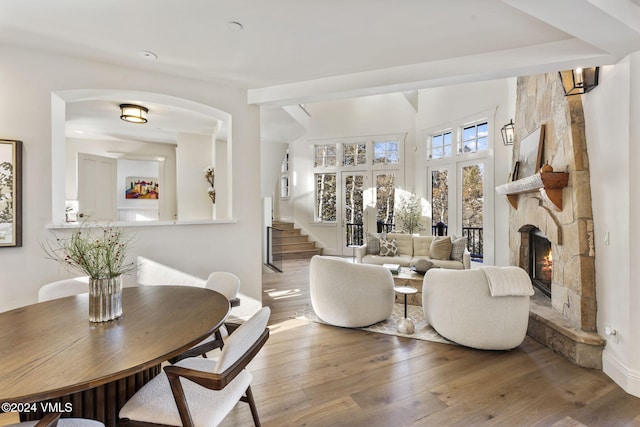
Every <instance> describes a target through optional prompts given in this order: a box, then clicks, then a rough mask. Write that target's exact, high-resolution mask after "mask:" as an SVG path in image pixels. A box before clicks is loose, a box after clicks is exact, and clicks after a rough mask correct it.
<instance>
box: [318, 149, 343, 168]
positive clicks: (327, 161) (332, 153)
mask: <svg viewBox="0 0 640 427" xmlns="http://www.w3.org/2000/svg"><path fill="white" fill-rule="evenodd" d="M337 164H338V163H337V155H336V145H335V144H332V145H316V146H315V162H314V166H315V167H328V166H337Z"/></svg>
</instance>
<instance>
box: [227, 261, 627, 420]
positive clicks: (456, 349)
mask: <svg viewBox="0 0 640 427" xmlns="http://www.w3.org/2000/svg"><path fill="white" fill-rule="evenodd" d="M308 265H309V263H308V261H307V260H293V261H285V262H284V271H285V272H284V273H273V274H265V275H264V278H263V290H264V297H263V302H264V304H265V305H269V306H270V307H271V309H272V316H271V320H270V325H271V337H270V339H269V341H268V342H267V344H266V345H265V347H264V348H263V349H262V351H261V352H260V353H259V355H258V356H257V357H256V359H254V361H253V362H252V364H251V365H250V370H251V372H252V373H253V375H254V380H253V383H252V389H253V392H254V396H255V398H256V401H257V406H258V411H259V413H260V418H261V421H262V423H263V425H264V426H265V427H269V426H367V427H369V426H384V427H387V426H392V427H397V426H449V425H452V426H467V425H498V426H529V425H535V426H582V425H586V426H640V399H639V398H636V397H633V396H631V395H629V394H627V393H625V392H624V391H623V390H622V389H621V388H620V387H618V386H617V385H616V384H615V383H614V382H613V381H612V380H611V379H609V378H608V377H607V376H606V375H604V374H603V373H602V372H601V371H596V370H589V369H583V368H579V367H576V366H574V365H572V364H571V363H569V362H568V361H566V360H565V359H564V358H562V357H561V356H559V355H557V354H555V353H553V352H552V351H551V350H549V349H547V348H546V347H543V346H542V345H540V344H538V343H537V342H536V341H534V340H532V339H530V338H527V339H525V342H524V343H523V344H522V345H521V346H520V347H518V348H517V349H515V350H512V351H509V352H501V351H497V352H496V351H479V350H472V349H468V348H465V347H462V346H452V345H447V344H438V343H432V342H425V341H419V340H413V339H406V338H399V337H395V336H386V335H381V334H376V333H371V332H363V331H359V330H351V329H343V328H337V327H332V326H326V325H321V324H317V323H308V322H306V321H302V320H295V319H293V318H292V317H293V314H294V313H295V312H296V311H299V310H301V309H302V308H304V307H305V306H306V305H307V304H309V289H308ZM250 425H252V422H251V418H250V414H249V410H248V407H247V405H245V404H242V403H240V404H238V405H237V407H236V408H235V409H234V410H233V412H232V413H231V414H230V415H229V416H228V417H227V419H226V420H225V421H224V423H223V426H250Z"/></svg>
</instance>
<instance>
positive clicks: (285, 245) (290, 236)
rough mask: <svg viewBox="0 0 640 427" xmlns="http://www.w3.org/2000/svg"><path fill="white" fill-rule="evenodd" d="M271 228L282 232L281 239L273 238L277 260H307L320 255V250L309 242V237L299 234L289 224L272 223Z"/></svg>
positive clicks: (313, 243)
mask: <svg viewBox="0 0 640 427" xmlns="http://www.w3.org/2000/svg"><path fill="white" fill-rule="evenodd" d="M272 227H273V228H277V229H278V230H282V237H281V238H278V237H274V238H273V243H274V248H277V247H279V248H280V250H279V251H277V250H276V249H274V253H273V255H274V257H276V256H278V255H280V257H279V259H281V260H288V259H308V258H311V257H312V256H314V255H322V248H316V243H315V242H312V241H309V236H306V235H303V234H301V233H300V229H299V228H295V227H294V225H293V224H292V223H290V222H282V221H273V224H272Z"/></svg>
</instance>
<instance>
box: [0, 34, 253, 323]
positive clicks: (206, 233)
mask: <svg viewBox="0 0 640 427" xmlns="http://www.w3.org/2000/svg"><path fill="white" fill-rule="evenodd" d="M0 57H1V58H2V65H1V66H0V93H2V96H3V102H1V103H0V130H1V132H2V135H1V137H2V138H5V139H18V140H21V141H23V143H24V152H23V154H24V158H23V246H22V247H20V248H0V311H4V310H8V309H11V308H14V307H18V306H21V305H25V304H29V303H33V302H35V301H36V295H37V290H38V288H39V287H40V286H42V285H43V284H45V283H48V282H50V281H54V280H58V279H60V278H62V277H67V276H69V274H68V273H67V272H66V271H64V270H62V269H61V268H60V267H59V266H58V265H57V264H55V263H54V262H53V261H50V260H46V259H45V258H44V254H43V252H42V249H41V248H40V244H39V242H41V241H43V240H44V239H46V238H49V237H52V236H53V233H52V232H51V231H50V230H47V228H46V227H47V225H48V224H50V223H51V212H52V208H51V205H52V197H51V185H50V182H51V161H52V156H54V155H55V156H56V158H59V156H61V155H62V156H64V153H52V150H51V135H52V126H57V124H56V123H57V122H52V119H51V114H52V111H51V99H52V96H51V94H52V92H54V91H59V90H67V89H121V90H141V91H148V92H155V93H165V94H167V95H171V96H175V97H180V98H184V99H188V100H191V101H194V102H198V103H202V104H205V105H209V106H212V107H215V108H218V109H220V110H222V111H226V112H228V113H229V114H231V115H232V116H233V128H232V130H233V148H232V150H233V151H234V152H236V153H245V154H244V155H241V156H239V155H238V156H234V157H233V165H232V166H233V167H232V173H233V185H234V187H233V188H234V193H235V197H234V198H233V212H234V217H235V218H234V219H235V220H236V221H235V222H231V223H225V224H203V225H168V226H140V227H132V230H133V231H134V232H135V234H136V244H135V247H134V250H133V252H132V254H131V255H132V256H135V255H142V256H145V257H147V258H151V259H153V260H156V261H159V262H163V263H166V264H169V265H171V266H173V267H175V268H178V269H181V270H183V271H185V272H187V273H190V274H193V275H196V276H200V277H206V276H207V275H208V274H209V273H210V272H211V271H215V270H226V271H231V272H234V273H235V274H237V275H238V276H240V279H241V280H242V288H241V293H243V294H244V297H243V300H242V304H241V307H240V308H241V311H243V312H247V313H249V312H251V311H253V310H255V309H256V308H257V306H258V305H259V304H261V298H262V297H261V295H262V289H261V243H260V235H261V227H260V223H261V217H260V212H261V208H260V161H259V156H258V154H257V153H259V133H260V130H259V111H258V108H257V107H255V106H248V105H247V103H246V91H243V90H239V89H234V88H229V87H225V86H217V85H213V84H206V83H203V82H198V81H195V80H186V79H178V78H173V77H169V76H166V75H161V74H153V73H149V72H146V71H145V72H142V71H137V70H134V69H127V68H122V67H115V66H110V65H106V64H103V63H94V62H90V61H85V60H78V59H72V58H65V57H62V56H53V55H49V54H45V53H41V52H35V51H26V50H19V49H15V48H11V47H7V46H3V45H0ZM251 153H254V154H251ZM202 181H203V183H205V184H206V182H205V180H204V178H202ZM205 188H206V187H205ZM205 197H206V196H205Z"/></svg>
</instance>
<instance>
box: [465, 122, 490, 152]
mask: <svg viewBox="0 0 640 427" xmlns="http://www.w3.org/2000/svg"><path fill="white" fill-rule="evenodd" d="M488 145H489V125H488V123H487V122H486V121H483V122H478V123H476V124H473V125H469V126H464V127H463V128H462V152H464V153H477V152H478V151H485V150H486V149H487V147H488Z"/></svg>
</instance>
